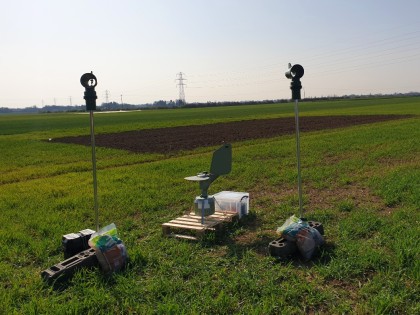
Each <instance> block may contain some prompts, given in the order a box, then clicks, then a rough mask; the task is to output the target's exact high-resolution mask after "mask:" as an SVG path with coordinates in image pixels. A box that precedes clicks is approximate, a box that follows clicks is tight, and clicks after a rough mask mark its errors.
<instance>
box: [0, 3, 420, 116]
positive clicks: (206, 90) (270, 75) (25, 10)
mask: <svg viewBox="0 0 420 315" xmlns="http://www.w3.org/2000/svg"><path fill="white" fill-rule="evenodd" d="M0 9H1V10H0V27H1V33H0V39H1V42H2V43H3V45H2V53H1V56H2V58H0V87H1V93H0V107H9V108H23V107H29V106H34V105H36V106H39V107H42V106H43V105H54V103H55V104H57V105H70V99H71V103H72V104H73V105H76V104H83V103H84V100H83V87H82V86H81V85H80V83H79V79H80V76H81V75H82V74H83V73H85V72H90V71H93V73H94V74H95V75H96V76H97V78H98V86H97V88H96V90H97V93H98V104H100V103H102V102H105V98H106V96H105V94H106V92H105V91H108V99H109V101H114V102H118V103H119V102H120V101H121V95H122V99H123V102H124V103H130V104H144V103H152V102H154V101H157V100H167V101H169V100H176V99H177V98H178V88H177V87H176V82H175V79H176V74H177V73H179V72H183V73H184V77H185V78H186V81H184V83H185V84H186V87H185V97H186V101H187V102H207V101H246V100H263V99H284V98H289V97H290V90H289V85H290V82H289V80H287V79H286V78H285V77H284V72H285V71H286V70H287V64H288V63H289V62H290V63H292V64H294V63H299V64H301V65H302V66H303V67H304V68H305V76H304V77H303V78H302V84H303V87H304V91H303V93H304V94H305V95H306V96H307V97H321V96H329V95H345V94H369V93H372V94H377V93H383V94H389V93H394V92H397V93H398V92H399V93H407V92H411V91H419V90H420V78H419V75H418V73H419V69H420V21H419V19H418V12H419V11H420V1H415V0H401V1H398V2H397V1H391V0H382V1H380V0H372V1H362V0H355V1H327V0H320V1H316V2H315V1H310V0H302V1H293V2H290V1H289V2H286V1H275V0H262V1H248V0H244V1H239V0H225V1H221V0H216V1H212V2H211V3H210V2H208V1H204V0H196V1H188V0H179V1H169V0H167V1H164V0H154V1H124V0H123V1H119V2H116V1H98V0H90V1H82V0H74V1H72V2H68V3H61V2H60V3H59V2H57V1H52V0H44V1H36V2H34V1H24V0H20V1H19V0H18V1H13V2H10V1H7V2H6V1H2V2H1V6H0Z"/></svg>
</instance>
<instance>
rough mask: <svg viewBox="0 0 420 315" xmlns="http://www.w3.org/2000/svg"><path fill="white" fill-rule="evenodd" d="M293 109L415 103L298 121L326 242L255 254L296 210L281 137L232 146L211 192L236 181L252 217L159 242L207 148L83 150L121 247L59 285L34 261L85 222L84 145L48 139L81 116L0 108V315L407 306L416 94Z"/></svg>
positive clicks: (87, 180)
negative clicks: (278, 255) (209, 237)
mask: <svg viewBox="0 0 420 315" xmlns="http://www.w3.org/2000/svg"><path fill="white" fill-rule="evenodd" d="M300 109H301V115H302V116H303V115H318V116H319V115H321V116H322V115H342V114H347V115H352V114H414V115H417V116H415V117H413V118H409V119H403V120H396V121H390V122H384V123H376V124H371V125H363V126H354V127H350V128H343V129H335V130H325V131H317V132H310V133H301V153H302V176H303V193H304V204H305V205H304V207H305V214H306V216H307V217H308V218H309V219H312V220H316V221H320V222H322V223H323V225H324V228H325V234H326V245H325V246H324V247H323V248H322V249H321V251H320V253H319V255H318V256H317V257H316V258H315V259H314V260H313V261H311V262H304V261H301V260H299V259H298V258H295V259H291V260H287V261H282V262H277V261H275V260H274V259H273V258H271V257H269V256H268V255H267V246H268V243H269V242H270V241H271V240H273V239H274V238H275V237H276V234H275V232H274V231H275V229H276V228H277V227H278V226H280V225H281V224H282V223H283V222H284V220H285V219H286V218H288V217H289V216H290V215H292V214H294V213H296V212H297V208H298V200H297V188H296V173H297V172H296V158H295V140H294V136H293V135H291V136H283V137H276V138H271V139H261V140H252V141H244V142H238V143H233V144H232V145H233V169H232V172H231V173H230V174H229V175H227V176H225V177H222V178H220V179H218V180H217V181H216V182H215V183H214V184H213V185H212V186H211V187H210V193H215V192H217V191H220V190H235V191H247V192H249V193H250V208H251V213H250V215H249V216H248V217H247V218H245V219H244V220H243V221H242V222H240V223H239V224H236V225H235V226H233V227H231V228H230V230H229V232H228V233H226V235H225V236H224V238H223V239H222V240H220V241H218V242H212V241H208V242H203V243H191V242H184V241H179V240H175V239H170V238H164V237H163V236H162V232H161V224H162V223H164V222H167V221H169V220H171V219H173V218H175V217H177V216H179V215H181V214H183V213H185V212H187V211H188V210H189V209H190V208H191V206H192V202H193V199H194V197H195V196H196V195H197V194H198V193H199V190H198V187H196V186H198V185H194V184H193V183H191V182H187V181H185V180H184V179H183V178H184V177H185V176H189V175H193V174H195V173H197V172H199V171H202V170H207V169H208V168H209V163H210V159H211V154H212V151H213V150H214V149H215V148H214V147H213V148H200V149H198V150H194V151H187V152H180V153H177V154H175V155H171V156H169V155H163V154H134V153H130V152H126V151H120V150H113V149H106V148H99V147H98V148H97V163H98V192H99V211H100V214H99V219H100V224H101V225H102V226H104V225H107V224H109V223H112V222H115V224H116V225H117V227H118V230H119V234H120V237H121V238H122V239H123V240H124V242H125V244H126V245H127V248H128V253H129V256H130V258H131V260H130V263H129V265H128V268H127V269H126V270H124V271H123V272H120V273H118V274H115V275H113V276H112V277H105V276H103V275H102V274H101V272H100V271H99V270H83V271H81V272H79V273H77V274H76V276H75V277H74V278H73V279H72V280H71V281H70V282H69V283H68V286H67V287H66V288H64V289H62V290H54V289H53V288H52V287H50V286H47V285H45V284H44V283H43V282H42V281H41V277H40V272H41V271H42V270H44V269H46V268H48V267H50V266H52V265H54V264H56V263H58V262H60V261H62V260H63V255H62V249H61V236H62V235H63V234H67V233H71V232H77V231H79V230H82V229H85V228H92V229H93V228H94V213H93V196H92V195H93V193H92V174H91V162H90V159H91V156H90V154H91V153H90V148H87V147H83V146H78V145H69V144H61V143H53V142H48V141H47V140H48V139H49V138H56V137H60V136H65V135H82V134H88V133H89V118H88V116H87V115H83V114H72V113H68V114H37V115H0V152H1V154H0V174H1V176H0V226H1V229H0V240H1V241H0V284H1V285H0V310H1V311H0V313H4V314H48V313H51V314H107V313H108V314H132V313H133V314H136V313H138V314H145V313H146V314H147V313H156V314H180V313H181V314H197V313H202V314H233V313H243V314H302V313H308V314H312V313H323V314H324V313H326V314H329V313H330V314H341V313H349V314H354V313H355V314H418V313H420V299H419V296H420V246H419V245H420V244H419V239H420V237H419V236H420V229H419V225H418V224H419V221H420V214H419V209H420V180H419V179H420V162H419V156H420V155H419V153H420V152H419V151H420V128H419V122H420V118H419V117H420V116H419V115H420V99H419V98H389V99H367V100H348V101H333V102H317V103H301V104H300ZM292 115H293V105H292V104H274V105H258V106H238V107H217V108H202V109H180V110H159V111H139V112H130V113H115V114H98V115H95V128H96V132H97V133H105V132H116V131H125V130H134V129H143V128H157V127H165V126H177V125H186V124H202V123H212V122H220V121H234V120H242V119H258V118H270V117H281V116H292Z"/></svg>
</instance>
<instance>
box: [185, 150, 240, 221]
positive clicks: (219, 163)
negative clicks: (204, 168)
mask: <svg viewBox="0 0 420 315" xmlns="http://www.w3.org/2000/svg"><path fill="white" fill-rule="evenodd" d="M231 169H232V146H231V145H230V144H224V145H223V146H221V147H220V148H219V149H217V150H216V151H215V152H214V153H213V158H212V160H211V166H210V172H201V173H199V174H197V175H196V176H189V177H185V179H186V180H190V181H196V182H198V184H199V186H200V190H201V195H200V196H197V197H196V198H195V201H194V212H195V214H196V215H201V224H204V217H206V216H209V215H212V214H214V212H215V199H214V197H213V196H209V195H208V189H209V187H210V185H211V183H213V182H214V181H215V180H216V179H217V178H218V177H219V176H221V175H226V174H229V173H230V171H231Z"/></svg>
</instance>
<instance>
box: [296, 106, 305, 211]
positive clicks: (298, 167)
mask: <svg viewBox="0 0 420 315" xmlns="http://www.w3.org/2000/svg"><path fill="white" fill-rule="evenodd" d="M295 125H296V158H297V169H298V193H299V217H300V218H302V217H303V202H302V176H301V174H300V135H299V108H298V100H297V99H296V100H295Z"/></svg>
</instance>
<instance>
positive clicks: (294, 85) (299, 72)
mask: <svg viewBox="0 0 420 315" xmlns="http://www.w3.org/2000/svg"><path fill="white" fill-rule="evenodd" d="M285 74H286V78H288V79H291V80H292V82H291V83H290V89H291V90H292V99H293V100H294V101H295V126H296V159H297V171H298V194H299V217H300V218H303V200H302V176H301V172H300V135H299V107H298V101H299V100H300V99H301V97H300V90H301V89H302V84H301V83H300V78H301V77H303V74H304V70H303V67H302V66H301V65H297V64H296V65H294V66H293V67H292V65H291V64H290V63H289V70H288V71H286V73H285Z"/></svg>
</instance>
